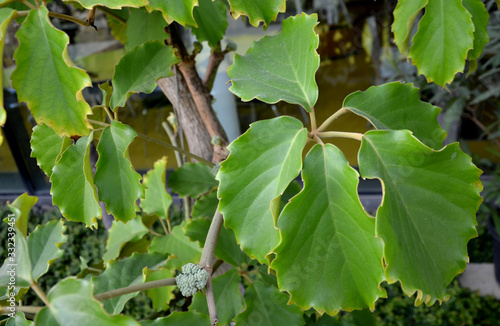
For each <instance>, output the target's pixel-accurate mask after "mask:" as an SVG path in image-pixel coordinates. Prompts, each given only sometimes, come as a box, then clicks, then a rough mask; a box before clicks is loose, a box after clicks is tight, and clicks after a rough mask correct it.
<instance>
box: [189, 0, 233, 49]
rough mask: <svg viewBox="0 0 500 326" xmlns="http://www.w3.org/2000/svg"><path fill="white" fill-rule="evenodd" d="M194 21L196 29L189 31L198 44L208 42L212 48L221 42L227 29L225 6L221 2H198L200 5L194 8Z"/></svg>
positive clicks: (219, 0) (202, 0) (209, 0)
mask: <svg viewBox="0 0 500 326" xmlns="http://www.w3.org/2000/svg"><path fill="white" fill-rule="evenodd" d="M193 14H194V19H195V20H196V23H197V24H198V28H196V27H192V28H191V31H192V32H193V34H194V35H195V36H196V39H197V40H198V42H200V43H201V42H204V41H208V45H210V46H211V47H212V48H215V47H217V44H219V42H220V41H221V40H222V38H223V37H224V34H225V32H226V28H227V25H228V24H227V15H226V6H225V5H224V3H223V2H222V0H215V1H212V0H200V5H199V6H198V7H195V8H194V12H193Z"/></svg>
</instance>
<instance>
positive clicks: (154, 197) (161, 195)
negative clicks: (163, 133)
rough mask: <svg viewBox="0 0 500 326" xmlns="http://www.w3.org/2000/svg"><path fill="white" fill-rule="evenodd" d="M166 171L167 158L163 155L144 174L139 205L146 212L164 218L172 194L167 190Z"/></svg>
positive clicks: (166, 215)
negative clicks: (142, 192)
mask: <svg viewBox="0 0 500 326" xmlns="http://www.w3.org/2000/svg"><path fill="white" fill-rule="evenodd" d="M166 171H167V158H166V157H165V156H164V157H163V158H161V159H159V160H158V161H156V162H155V163H154V168H153V169H152V170H149V171H148V173H147V174H146V175H145V176H144V181H143V182H142V183H143V185H144V186H145V187H146V189H145V190H144V197H143V198H142V199H141V207H142V209H143V210H144V212H146V213H148V214H156V215H158V216H159V217H160V218H162V219H164V220H166V219H167V218H168V209H169V208H170V205H172V196H170V194H169V193H168V192H167V188H166V185H165V173H166Z"/></svg>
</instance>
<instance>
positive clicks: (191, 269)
mask: <svg viewBox="0 0 500 326" xmlns="http://www.w3.org/2000/svg"><path fill="white" fill-rule="evenodd" d="M208 276H209V275H208V272H207V271H206V270H204V269H202V268H201V267H200V266H198V265H196V264H192V263H189V264H186V265H184V266H182V274H180V275H179V276H177V277H176V278H175V282H176V283H177V286H178V287H179V290H180V291H181V293H182V295H183V296H185V297H190V296H192V295H195V294H196V292H198V290H201V289H203V288H204V287H205V285H206V284H207V280H208Z"/></svg>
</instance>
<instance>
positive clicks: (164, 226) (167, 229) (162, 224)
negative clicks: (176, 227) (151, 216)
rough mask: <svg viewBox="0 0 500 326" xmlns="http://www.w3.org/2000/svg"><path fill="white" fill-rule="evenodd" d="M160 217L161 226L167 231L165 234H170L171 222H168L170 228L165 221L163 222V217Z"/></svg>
mask: <svg viewBox="0 0 500 326" xmlns="http://www.w3.org/2000/svg"><path fill="white" fill-rule="evenodd" d="M158 219H159V220H160V224H161V227H162V228H163V231H165V234H169V233H170V222H169V223H168V225H169V228H167V226H166V225H165V222H163V219H162V218H161V217H159V218H158ZM167 220H168V218H167Z"/></svg>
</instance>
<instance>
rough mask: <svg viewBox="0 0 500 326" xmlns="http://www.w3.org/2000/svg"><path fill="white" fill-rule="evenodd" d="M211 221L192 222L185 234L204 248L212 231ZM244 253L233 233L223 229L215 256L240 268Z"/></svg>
mask: <svg viewBox="0 0 500 326" xmlns="http://www.w3.org/2000/svg"><path fill="white" fill-rule="evenodd" d="M210 224H211V221H209V220H206V219H204V218H201V219H198V220H191V222H190V223H189V224H188V225H187V226H186V227H185V230H184V233H185V234H186V236H188V237H189V238H190V239H191V240H193V241H198V242H199V243H200V245H201V246H202V247H204V246H205V240H206V238H207V234H208V230H209V229H210ZM242 255H243V254H242V252H241V250H240V247H239V246H238V243H237V242H236V238H235V237H234V233H233V231H231V230H229V229H226V228H225V227H222V228H221V230H220V234H219V239H218V240H217V247H215V256H217V258H219V259H222V260H224V261H225V262H226V263H229V264H231V265H233V266H239V265H240V264H241V260H242Z"/></svg>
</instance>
